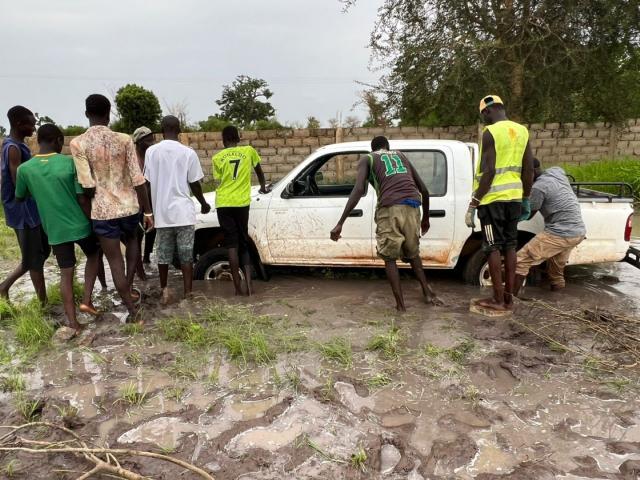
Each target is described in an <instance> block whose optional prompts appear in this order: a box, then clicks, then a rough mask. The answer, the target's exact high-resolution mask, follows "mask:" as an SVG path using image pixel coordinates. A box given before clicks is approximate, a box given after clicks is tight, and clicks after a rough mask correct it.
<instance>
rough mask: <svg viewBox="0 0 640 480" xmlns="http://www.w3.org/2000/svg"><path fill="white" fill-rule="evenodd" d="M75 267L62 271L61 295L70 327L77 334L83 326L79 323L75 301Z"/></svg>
mask: <svg viewBox="0 0 640 480" xmlns="http://www.w3.org/2000/svg"><path fill="white" fill-rule="evenodd" d="M74 271H75V267H69V268H61V269H60V295H61V296H62V305H63V306H64V313H65V314H66V316H67V320H68V321H69V327H71V328H73V329H74V330H75V331H76V332H79V331H80V330H82V325H80V324H79V323H78V320H77V317H76V305H75V303H74V301H73V273H74Z"/></svg>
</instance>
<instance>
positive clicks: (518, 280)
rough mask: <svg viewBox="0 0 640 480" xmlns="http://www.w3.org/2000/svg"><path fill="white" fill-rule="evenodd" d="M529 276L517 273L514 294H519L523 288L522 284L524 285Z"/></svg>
mask: <svg viewBox="0 0 640 480" xmlns="http://www.w3.org/2000/svg"><path fill="white" fill-rule="evenodd" d="M526 278H527V277H526V276H525V275H516V284H515V286H514V287H513V295H514V296H516V297H517V296H518V294H519V293H520V290H521V289H522V286H523V285H524V281H525V279H526Z"/></svg>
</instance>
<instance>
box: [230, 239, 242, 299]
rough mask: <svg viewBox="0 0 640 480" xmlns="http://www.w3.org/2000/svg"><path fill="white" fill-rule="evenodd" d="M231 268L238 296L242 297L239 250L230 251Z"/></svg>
mask: <svg viewBox="0 0 640 480" xmlns="http://www.w3.org/2000/svg"><path fill="white" fill-rule="evenodd" d="M229 268H230V269H231V278H233V286H234V288H235V294H236V295H242V283H241V281H240V259H239V258H238V248H230V249H229Z"/></svg>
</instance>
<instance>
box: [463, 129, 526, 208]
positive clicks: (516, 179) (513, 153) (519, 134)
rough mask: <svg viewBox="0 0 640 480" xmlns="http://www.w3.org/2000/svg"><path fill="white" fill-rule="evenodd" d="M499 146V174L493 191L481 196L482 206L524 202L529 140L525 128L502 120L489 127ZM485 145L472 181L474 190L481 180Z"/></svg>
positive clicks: (497, 156)
mask: <svg viewBox="0 0 640 480" xmlns="http://www.w3.org/2000/svg"><path fill="white" fill-rule="evenodd" d="M486 130H489V132H491V136H492V137H493V141H494V143H495V147H496V174H495V176H494V177H493V182H492V183H491V188H489V191H488V192H487V194H486V195H485V196H484V197H482V199H481V201H480V205H487V204H489V203H493V202H515V201H519V200H522V157H523V155H524V151H525V149H526V147H527V142H528V141H529V131H528V130H527V128H526V127H524V126H522V125H520V124H519V123H516V122H512V121H511V120H502V121H500V122H497V123H494V124H493V125H488V126H486V127H485V129H484V130H483V133H484V131H486ZM481 164H482V145H480V158H479V161H478V164H477V167H476V174H475V177H474V180H473V191H474V192H475V191H476V190H478V186H479V185H480V178H481V177H482V165H481Z"/></svg>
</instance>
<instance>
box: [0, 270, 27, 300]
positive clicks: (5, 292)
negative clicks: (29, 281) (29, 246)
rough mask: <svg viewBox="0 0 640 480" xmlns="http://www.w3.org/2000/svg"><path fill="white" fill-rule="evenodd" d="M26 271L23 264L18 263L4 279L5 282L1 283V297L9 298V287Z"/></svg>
mask: <svg viewBox="0 0 640 480" xmlns="http://www.w3.org/2000/svg"><path fill="white" fill-rule="evenodd" d="M25 273H27V271H26V270H25V269H24V268H22V264H20V265H18V266H17V267H16V268H15V269H14V270H13V272H11V273H10V274H9V276H8V277H7V278H6V279H5V280H4V282H2V283H0V297H3V298H9V289H10V288H11V286H12V285H13V284H14V283H16V282H17V281H18V279H19V278H20V277H21V276H23V275H24V274H25Z"/></svg>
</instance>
